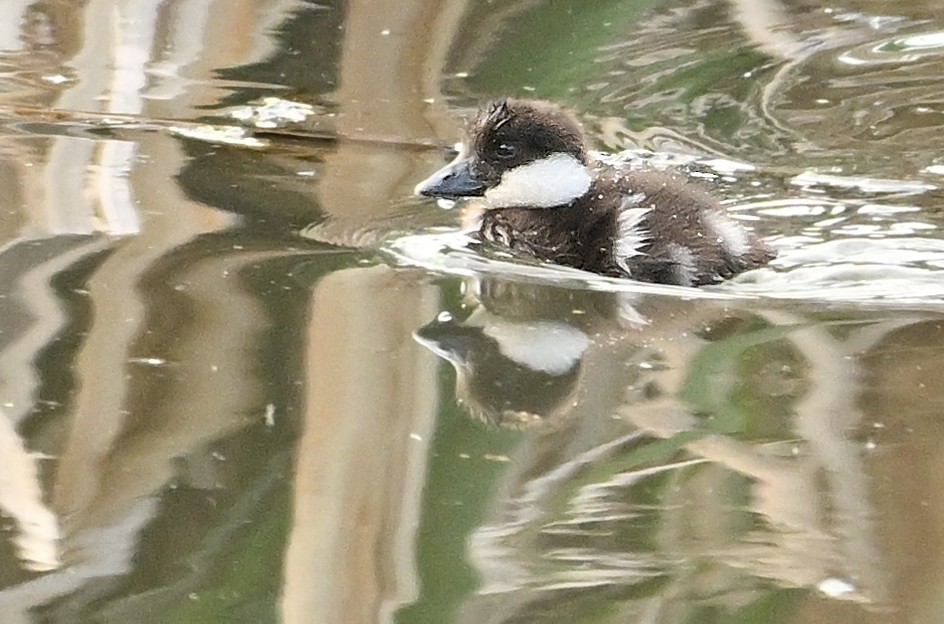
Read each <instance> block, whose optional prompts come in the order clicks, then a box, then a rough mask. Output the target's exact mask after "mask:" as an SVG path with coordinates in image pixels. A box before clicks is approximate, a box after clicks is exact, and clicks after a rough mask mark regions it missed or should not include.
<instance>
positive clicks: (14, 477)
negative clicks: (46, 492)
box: [0, 412, 60, 570]
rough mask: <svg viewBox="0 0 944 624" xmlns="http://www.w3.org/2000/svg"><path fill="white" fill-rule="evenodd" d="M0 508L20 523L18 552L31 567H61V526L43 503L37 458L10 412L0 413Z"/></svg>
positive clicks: (14, 539) (15, 539) (42, 568)
mask: <svg viewBox="0 0 944 624" xmlns="http://www.w3.org/2000/svg"><path fill="white" fill-rule="evenodd" d="M0 457H3V470H2V471H0V510H3V512H4V513H5V514H7V515H9V516H10V517H11V518H13V520H14V521H15V522H16V524H17V528H18V533H17V535H16V536H15V537H14V538H13V543H14V545H15V546H16V550H17V554H18V555H19V557H20V558H21V559H22V560H23V561H24V562H26V564H27V566H26V567H28V568H29V569H31V570H52V569H53V568H56V567H58V566H59V563H60V558H59V525H58V523H57V521H56V516H55V514H53V513H52V511H50V510H49V508H48V507H46V505H45V504H43V500H42V491H41V490H40V486H39V479H38V475H37V471H36V464H35V458H34V457H33V456H31V455H30V454H29V453H28V452H27V450H26V448H25V447H24V446H23V441H22V440H21V439H20V437H19V436H18V435H17V433H16V431H15V430H14V428H13V424H12V423H11V422H10V419H9V418H7V415H6V414H4V413H2V412H0Z"/></svg>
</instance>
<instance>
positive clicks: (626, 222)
mask: <svg viewBox="0 0 944 624" xmlns="http://www.w3.org/2000/svg"><path fill="white" fill-rule="evenodd" d="M645 200H646V195H645V194H644V193H634V194H633V195H630V196H629V197H627V198H626V199H624V200H623V205H622V207H621V208H620V213H619V216H618V217H617V219H616V244H615V245H614V246H613V255H614V260H616V264H617V266H619V267H621V268H622V269H623V270H624V271H626V272H629V269H628V268H627V266H626V263H627V261H628V260H629V259H630V258H633V257H635V256H641V255H642V251H640V249H641V248H642V247H643V246H644V245H645V244H646V242H647V241H648V240H649V231H648V230H647V229H646V227H645V223H644V220H645V218H646V215H647V214H649V212H650V211H651V210H652V209H651V208H630V206H635V205H638V204H641V203H642V202H644V201H645Z"/></svg>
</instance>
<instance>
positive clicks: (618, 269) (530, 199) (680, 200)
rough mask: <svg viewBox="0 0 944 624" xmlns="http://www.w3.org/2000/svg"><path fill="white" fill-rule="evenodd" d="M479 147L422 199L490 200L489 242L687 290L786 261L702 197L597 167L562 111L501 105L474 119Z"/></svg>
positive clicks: (472, 134)
mask: <svg viewBox="0 0 944 624" xmlns="http://www.w3.org/2000/svg"><path fill="white" fill-rule="evenodd" d="M469 139H470V140H469V143H468V145H467V146H466V147H465V148H464V149H463V151H462V153H460V155H459V157H458V158H457V159H456V160H455V161H454V162H453V163H451V164H450V165H448V166H446V167H445V168H443V169H442V170H440V171H438V172H436V173H435V174H433V175H432V176H431V177H430V178H428V179H427V180H425V181H424V182H421V183H420V184H419V185H418V186H417V189H416V192H417V193H419V194H422V195H427V196H437V197H447V198H458V197H481V198H482V200H483V203H484V205H485V208H486V210H485V212H484V214H483V215H482V219H481V224H480V226H479V231H478V236H479V237H480V238H481V239H482V240H485V241H489V242H492V243H495V244H498V245H502V246H505V247H508V248H510V249H512V250H514V251H516V252H519V253H523V254H527V255H529V256H533V257H535V258H537V259H540V260H544V261H548V262H553V263H556V264H561V265H565V266H570V267H574V268H577V269H583V270H586V271H591V272H593V273H598V274H602V275H610V276H617V277H629V278H632V279H635V280H639V281H644V282H657V283H664V284H678V285H684V286H700V285H703V284H711V283H715V282H719V281H721V280H724V279H727V278H729V277H732V276H734V275H736V274H738V273H741V272H742V271H746V270H749V269H752V268H756V267H759V266H762V265H764V264H767V263H768V262H769V261H770V260H771V259H773V258H774V257H775V256H776V252H775V251H774V250H773V249H772V248H771V247H770V246H769V245H767V244H766V243H764V242H763V241H761V240H760V239H759V238H757V237H756V236H755V235H754V234H753V233H752V232H750V231H749V230H747V229H746V228H744V226H742V225H741V224H740V223H738V222H737V221H735V220H734V219H732V218H731V217H730V216H729V215H728V214H727V211H726V210H725V209H724V208H723V207H722V206H721V205H720V204H719V203H718V202H717V201H716V200H715V199H714V198H712V197H711V196H710V195H708V194H707V193H705V192H704V191H702V190H701V189H700V188H699V187H697V186H694V185H692V184H690V183H687V182H685V181H684V180H682V179H681V178H679V177H677V176H674V175H671V174H667V173H664V172H656V171H636V170H629V169H622V168H615V167H611V166H609V165H606V164H603V163H600V162H593V161H591V159H590V156H589V155H588V154H587V151H586V148H585V146H584V139H583V134H582V131H581V130H580V126H579V124H578V123H577V122H576V120H575V119H574V118H573V117H571V116H570V115H568V114H566V113H564V112H563V111H561V109H559V108H557V107H556V106H554V105H553V104H549V103H546V102H538V101H528V100H505V101H502V102H498V103H496V104H493V105H491V106H490V107H489V108H487V109H485V110H483V111H482V112H481V113H480V114H479V115H478V116H477V117H476V118H475V119H474V120H473V122H472V124H471V126H470V129H469Z"/></svg>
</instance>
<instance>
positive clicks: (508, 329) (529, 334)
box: [482, 321, 590, 375]
mask: <svg viewBox="0 0 944 624" xmlns="http://www.w3.org/2000/svg"><path fill="white" fill-rule="evenodd" d="M482 331H483V333H484V334H485V335H486V336H488V337H490V338H491V339H492V340H494V341H495V342H497V343H498V350H499V351H501V353H502V355H504V356H505V357H506V358H508V359H509V360H512V361H513V362H517V363H518V364H521V365H522V366H526V367H528V368H530V369H531V370H536V371H541V372H544V373H547V374H549V375H563V374H564V373H566V372H567V371H569V370H571V369H572V368H573V367H574V366H575V365H576V364H577V363H578V362H579V361H580V358H581V357H582V356H583V352H584V351H586V350H587V347H588V346H589V345H590V339H589V338H587V335H586V334H584V333H583V332H582V331H580V330H579V329H577V328H575V327H571V326H570V325H565V324H563V323H550V322H540V321H539V322H537V323H528V324H524V323H507V322H505V323H495V324H490V325H488V326H486V327H485V328H484V329H483V330H482Z"/></svg>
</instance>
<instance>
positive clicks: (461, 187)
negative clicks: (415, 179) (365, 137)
mask: <svg viewBox="0 0 944 624" xmlns="http://www.w3.org/2000/svg"><path fill="white" fill-rule="evenodd" d="M413 192H414V193H416V194H417V195H425V196H426V197H444V198H446V199H458V198H460V197H481V196H482V195H484V194H485V184H484V183H482V182H480V181H479V180H477V179H476V178H475V176H473V175H472V170H471V169H470V168H469V159H463V160H457V161H455V162H451V163H449V164H448V165H446V166H445V167H443V168H442V169H440V170H439V171H437V172H436V173H434V174H433V175H431V176H429V177H428V178H426V179H425V180H423V181H422V182H420V183H419V184H417V185H416V188H415V189H413Z"/></svg>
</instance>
